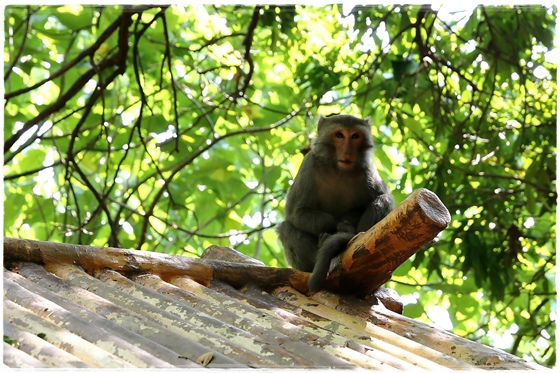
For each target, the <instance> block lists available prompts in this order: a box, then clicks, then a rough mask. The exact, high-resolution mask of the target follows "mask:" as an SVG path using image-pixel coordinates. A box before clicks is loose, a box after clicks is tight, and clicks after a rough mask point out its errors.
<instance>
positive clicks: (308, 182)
mask: <svg viewBox="0 0 560 373" xmlns="http://www.w3.org/2000/svg"><path fill="white" fill-rule="evenodd" d="M315 178H316V175H315V167H314V164H313V159H311V155H310V154H308V155H306V156H305V158H304V160H303V163H302V165H301V168H300V170H299V172H298V175H297V176H296V179H295V180H294V184H293V185H292V186H291V187H290V191H289V193H288V197H287V200H286V210H285V211H286V220H287V221H289V222H290V223H292V225H293V226H294V227H295V228H296V229H299V230H301V231H303V232H307V233H311V234H313V235H315V236H319V235H320V234H321V233H324V232H329V233H334V232H336V224H337V221H336V220H335V218H334V216H332V215H331V214H329V213H326V212H324V211H322V210H321V208H320V207H321V203H320V201H319V196H318V193H317V190H318V188H317V185H316V181H315Z"/></svg>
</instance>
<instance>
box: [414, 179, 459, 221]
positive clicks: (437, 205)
mask: <svg viewBox="0 0 560 373" xmlns="http://www.w3.org/2000/svg"><path fill="white" fill-rule="evenodd" d="M417 195H418V199H417V203H418V207H420V209H421V210H422V211H423V213H424V215H425V216H426V218H427V219H429V220H430V221H432V222H433V224H434V226H437V227H438V228H441V229H442V230H443V229H445V228H446V227H447V226H448V225H449V223H450V222H451V215H450V214H449V210H447V208H446V207H445V205H444V204H443V203H442V202H441V200H440V199H439V197H438V196H437V195H436V194H435V193H434V192H432V191H430V190H428V189H425V188H420V189H418V190H417Z"/></svg>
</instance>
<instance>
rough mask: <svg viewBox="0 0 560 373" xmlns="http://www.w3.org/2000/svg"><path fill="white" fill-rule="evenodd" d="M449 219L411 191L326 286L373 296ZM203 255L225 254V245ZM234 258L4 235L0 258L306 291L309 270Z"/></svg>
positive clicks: (426, 194)
mask: <svg viewBox="0 0 560 373" xmlns="http://www.w3.org/2000/svg"><path fill="white" fill-rule="evenodd" d="M450 220H451V217H450V215H449V212H448V211H447V209H446V208H445V206H444V205H443V204H442V203H441V201H440V200H439V198H438V197H437V196H436V195H435V194H434V193H432V192H430V191H429V190H427V189H419V190H417V191H415V192H414V193H412V194H411V195H410V196H409V197H408V198H407V199H405V200H404V201H403V202H402V203H401V204H400V205H398V206H397V207H396V208H395V209H394V210H393V211H392V212H391V213H389V215H387V216H386V217H385V219H383V220H381V221H380V222H379V223H377V224H376V225H375V226H373V227H372V228H371V229H369V230H368V231H367V232H365V233H362V234H359V235H357V236H356V237H354V239H353V240H352V241H351V242H350V243H349V245H348V248H347V249H346V250H345V251H344V252H343V253H342V254H341V255H340V256H339V257H337V258H335V260H334V261H333V262H334V268H333V269H332V271H331V272H330V274H329V277H328V279H327V289H328V290H330V291H332V292H335V293H341V294H352V295H356V296H360V297H365V296H368V295H372V293H373V292H374V291H375V290H376V289H378V288H379V287H381V285H383V284H384V283H386V282H387V281H388V280H389V279H390V278H391V275H392V273H393V272H394V271H395V269H397V268H398V266H399V265H401V264H402V263H403V262H404V261H405V260H407V259H408V258H409V257H410V256H412V255H413V254H414V253H416V252H417V251H418V250H420V249H421V248H422V247H423V246H424V245H426V244H428V243H429V242H431V241H432V240H433V239H434V238H435V237H436V235H437V234H438V233H439V232H440V231H441V230H443V229H444V228H445V227H446V226H447V225H448V224H449V222H450ZM230 254H231V253H230ZM207 255H208V257H213V258H222V257H220V255H223V257H228V255H227V253H224V250H216V252H215V253H210V252H209V253H208V254H207ZM237 260H238V261H237V262H230V261H226V260H215V259H197V258H188V257H184V256H175V255H168V254H161V253H155V252H148V251H135V250H128V249H115V248H95V247H91V246H84V245H74V244H61V243H54V242H43V241H33V240H25V239H15V238H7V237H6V238H4V262H5V263H8V264H9V263H10V262H18V261H25V262H33V263H37V264H42V265H44V264H49V263H59V264H63V263H68V264H77V265H79V266H81V267H82V268H83V269H84V270H86V271H87V272H89V273H92V272H93V270H95V269H99V268H110V269H113V270H115V271H117V272H120V273H122V274H125V275H132V274H140V273H153V274H157V275H159V276H160V277H162V278H163V279H164V280H166V281H169V280H171V279H172V278H174V277H177V276H188V277H190V278H192V279H193V280H195V281H197V282H198V283H200V284H203V285H205V286H208V285H209V284H210V282H211V281H213V280H218V281H222V282H225V283H227V284H229V285H231V286H233V287H236V288H239V287H242V286H244V285H247V284H254V285H256V286H258V287H260V288H262V289H265V290H268V289H272V288H275V287H278V286H286V285H288V286H292V287H293V288H294V289H296V290H297V291H299V292H300V293H304V294H307V293H308V289H307V281H308V279H309V275H310V274H309V273H306V272H301V271H297V270H295V269H291V268H274V267H266V266H263V265H262V263H260V262H258V261H251V263H247V261H246V260H244V259H242V258H238V259H237ZM331 267H332V266H331Z"/></svg>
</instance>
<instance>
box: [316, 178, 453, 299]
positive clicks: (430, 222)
mask: <svg viewBox="0 0 560 373" xmlns="http://www.w3.org/2000/svg"><path fill="white" fill-rule="evenodd" d="M450 221H451V215H450V214H449V211H448V210H447V208H446V207H445V206H444V205H443V203H442V202H441V201H440V199H439V198H438V197H437V195H435V194H434V193H433V192H431V191H429V190H427V189H424V188H421V189H418V190H416V191H414V192H413V193H412V194H411V195H410V196H408V197H407V198H406V199H405V200H404V201H403V202H402V203H400V204H399V205H398V206H397V207H396V208H395V209H394V210H393V211H391V212H390V213H389V214H388V215H387V216H386V217H385V218H384V219H383V220H381V221H380V222H378V223H377V224H376V225H374V226H373V227H372V228H370V229H369V230H368V231H367V232H365V233H361V234H358V235H356V236H355V237H354V238H353V239H352V240H351V241H350V243H349V244H348V247H347V249H346V250H345V251H344V252H343V253H342V254H341V255H340V256H338V257H337V258H335V260H334V268H333V265H332V264H331V268H332V270H331V271H330V273H329V276H328V279H327V289H329V290H331V291H333V292H337V293H341V294H348V293H351V294H354V295H357V296H361V297H364V296H367V295H369V294H371V293H372V292H374V291H375V290H376V289H378V288H379V287H380V286H381V285H383V284H385V283H386V282H387V281H389V280H390V279H391V276H392V274H393V272H394V271H395V270H396V269H397V268H398V267H399V266H400V265H401V264H402V263H404V261H406V260H407V259H408V258H410V257H411V256H412V255H414V254H415V253H416V252H417V251H418V250H420V249H421V248H422V247H424V246H425V245H426V244H429V243H430V242H432V241H433V239H434V238H435V237H436V236H437V235H438V233H439V232H441V231H442V230H443V229H445V228H446V227H447V226H448V225H449V222H450Z"/></svg>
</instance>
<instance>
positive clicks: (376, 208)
mask: <svg viewBox="0 0 560 373" xmlns="http://www.w3.org/2000/svg"><path fill="white" fill-rule="evenodd" d="M380 182H381V184H379V185H377V187H378V190H375V191H374V192H373V193H375V197H374V199H373V201H372V202H371V203H370V204H369V205H368V206H367V208H366V210H365V211H364V213H363V215H362V217H361V218H360V221H359V222H358V232H365V231H367V230H368V229H369V228H371V227H372V226H373V225H375V224H376V223H377V222H379V221H380V220H381V219H383V218H384V217H385V216H387V214H389V212H391V210H392V209H393V207H394V206H395V202H394V200H393V196H392V194H391V192H390V191H389V188H388V187H387V185H386V184H385V183H384V182H383V181H380Z"/></svg>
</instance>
